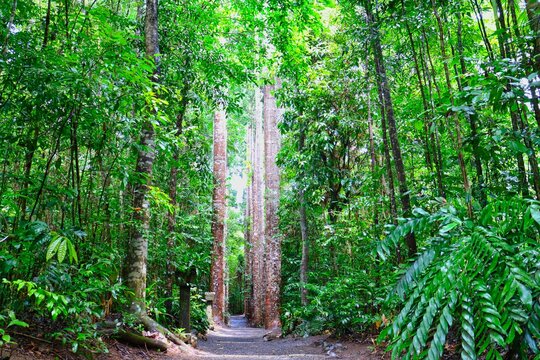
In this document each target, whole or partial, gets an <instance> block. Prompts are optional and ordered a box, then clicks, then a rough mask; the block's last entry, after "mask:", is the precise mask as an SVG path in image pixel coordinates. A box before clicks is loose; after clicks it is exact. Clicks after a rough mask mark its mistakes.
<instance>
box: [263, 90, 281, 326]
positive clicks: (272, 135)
mask: <svg viewBox="0 0 540 360" xmlns="http://www.w3.org/2000/svg"><path fill="white" fill-rule="evenodd" d="M278 82H279V80H278ZM278 86H279V83H278V84H276V85H275V86H273V85H266V86H265V87H264V153H265V161H264V167H265V176H266V191H265V195H266V198H265V210H266V211H265V212H266V224H265V225H266V227H265V239H266V266H265V268H266V277H267V278H266V297H265V307H264V309H265V321H264V323H265V328H266V329H269V330H280V329H281V319H280V315H279V314H280V311H279V308H280V287H281V236H280V234H279V219H278V208H279V184H280V175H279V168H278V166H277V163H276V158H277V153H278V151H279V148H280V135H279V130H278V127H277V125H278V121H279V117H280V110H279V109H278V108H277V106H276V98H275V97H274V94H273V91H274V90H276V88H277V87H278Z"/></svg>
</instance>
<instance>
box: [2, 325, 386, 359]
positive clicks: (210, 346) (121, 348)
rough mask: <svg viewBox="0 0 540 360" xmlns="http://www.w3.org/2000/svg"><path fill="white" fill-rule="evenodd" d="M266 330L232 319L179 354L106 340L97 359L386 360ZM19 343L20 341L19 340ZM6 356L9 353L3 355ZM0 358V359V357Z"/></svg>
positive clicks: (37, 346) (28, 355)
mask: <svg viewBox="0 0 540 360" xmlns="http://www.w3.org/2000/svg"><path fill="white" fill-rule="evenodd" d="M265 334H266V330H264V329H260V328H253V327H249V326H248V324H247V321H246V319H245V318H244V317H243V316H233V317H231V321H230V326H229V327H217V328H216V329H215V330H214V331H209V332H208V334H207V340H199V342H198V348H197V349H191V350H189V351H188V353H186V352H182V351H180V350H179V349H175V348H173V349H170V350H169V351H167V353H160V352H156V351H149V350H147V349H143V348H136V347H131V346H128V345H125V344H122V343H119V342H117V341H114V340H111V341H108V347H109V351H110V353H109V354H101V355H98V356H97V357H95V358H97V359H98V360H105V359H107V360H108V359H112V360H120V359H130V360H227V359H239V360H241V359H244V360H308V359H309V360H311V359H313V360H317V359H332V358H335V359H354V360H363V359H365V360H375V359H377V360H381V359H385V358H386V357H385V353H384V351H383V350H381V349H378V348H375V347H374V346H373V345H372V344H369V343H361V342H355V341H341V340H337V339H333V338H331V337H329V335H319V336H309V337H305V338H302V337H297V338H295V337H286V338H284V339H276V340H271V341H266V340H264V338H263V336H264V335H265ZM21 340H22V339H21ZM21 345H22V346H20V347H19V348H17V349H16V350H15V351H14V352H13V353H12V354H11V357H10V360H30V359H82V358H83V357H81V356H77V355H75V354H73V353H71V352H69V351H67V350H66V349H64V348H61V347H60V348H59V347H54V346H52V344H50V343H43V342H39V341H38V342H31V341H26V342H24V343H23V344H21ZM5 355H9V353H4V356H5ZM0 358H2V357H1V356H0Z"/></svg>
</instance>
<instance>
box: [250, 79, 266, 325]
mask: <svg viewBox="0 0 540 360" xmlns="http://www.w3.org/2000/svg"><path fill="white" fill-rule="evenodd" d="M261 95H262V94H261V91H260V90H259V89H257V90H256V92H255V114H254V115H255V129H254V140H253V146H254V149H253V160H254V161H253V184H252V185H253V190H252V194H253V200H252V202H253V214H252V231H253V234H252V236H253V238H252V240H253V247H252V251H251V254H252V274H253V276H252V281H253V305H252V307H253V314H252V317H251V323H252V325H254V326H262V325H263V324H264V298H265V274H264V253H265V234H264V143H263V114H262V113H263V108H262V99H261Z"/></svg>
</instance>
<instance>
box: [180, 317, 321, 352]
mask: <svg viewBox="0 0 540 360" xmlns="http://www.w3.org/2000/svg"><path fill="white" fill-rule="evenodd" d="M264 334H266V330H264V329H260V328H253V327H249V326H248V323H247V321H246V318H245V317H244V316H232V317H231V321H230V327H218V328H216V331H210V332H209V333H208V340H207V341H199V349H198V350H196V352H195V354H194V355H193V356H191V357H189V358H188V359H190V360H196V359H204V360H221V359H223V360H226V359H249V360H259V359H260V360H266V359H268V360H307V359H326V358H328V356H326V355H325V354H324V353H323V350H322V347H321V346H320V345H317V344H315V343H316V342H317V338H316V337H310V338H306V339H304V338H295V339H278V340H272V341H265V340H264V339H263V336H264Z"/></svg>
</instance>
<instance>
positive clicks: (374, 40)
mask: <svg viewBox="0 0 540 360" xmlns="http://www.w3.org/2000/svg"><path fill="white" fill-rule="evenodd" d="M365 9H366V19H367V23H368V25H369V27H370V31H371V34H370V35H371V46H372V48H373V58H374V61H375V71H376V74H377V76H376V78H377V87H378V90H379V96H380V99H381V102H382V103H383V109H384V112H385V116H386V123H387V125H388V132H389V137H390V145H391V147H392V155H393V157H394V163H395V167H396V175H397V179H398V184H399V195H400V198H401V205H402V208H403V214H404V215H405V216H410V215H411V197H410V195H409V187H408V185H407V175H406V174H405V165H404V164H403V157H402V154H401V146H400V143H399V137H398V130H397V125H396V119H395V116H394V105H393V104H392V95H391V94H390V85H389V84H388V76H387V75H386V67H385V65H384V57H383V52H382V46H381V40H380V35H379V30H378V25H377V23H376V21H375V17H374V15H373V9H372V2H371V0H365ZM405 242H406V243H407V247H408V248H409V256H414V255H415V254H416V250H417V246H416V239H415V237H414V234H413V233H409V234H407V236H406V238H405Z"/></svg>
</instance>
